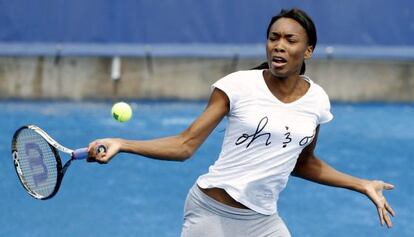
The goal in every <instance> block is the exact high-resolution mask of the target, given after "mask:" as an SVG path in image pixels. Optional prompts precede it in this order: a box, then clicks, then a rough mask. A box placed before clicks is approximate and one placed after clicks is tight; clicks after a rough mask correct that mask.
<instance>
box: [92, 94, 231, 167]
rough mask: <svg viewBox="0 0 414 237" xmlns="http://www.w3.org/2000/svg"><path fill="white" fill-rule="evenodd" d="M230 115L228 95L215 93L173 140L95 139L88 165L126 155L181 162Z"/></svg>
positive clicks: (172, 137)
mask: <svg viewBox="0 0 414 237" xmlns="http://www.w3.org/2000/svg"><path fill="white" fill-rule="evenodd" d="M228 111H229V99H228V97H227V95H226V94H225V93H224V92H223V91H221V90H219V89H214V91H213V93H212V94H211V96H210V99H209V102H208V104H207V107H206V109H205V110H204V112H203V113H202V114H201V115H200V116H199V117H198V118H197V119H196V120H195V121H194V122H193V123H192V124H191V125H190V126H189V127H188V128H187V129H186V130H184V131H183V132H181V133H180V134H178V135H176V136H170V137H164V138H158V139H153V140H146V141H137V140H126V139H121V138H105V139H98V140H95V141H93V142H91V143H90V144H89V147H88V150H89V154H90V156H91V157H90V158H89V161H96V162H99V163H108V162H109V161H110V160H111V159H112V158H113V157H114V156H115V155H116V154H117V153H119V152H127V153H132V154H137V155H141V156H145V157H148V158H153V159H159V160H171V161H184V160H186V159H188V158H190V157H191V156H192V155H193V154H194V152H195V151H196V150H197V148H198V147H199V146H200V145H201V144H202V143H203V142H204V141H205V140H206V138H207V137H208V135H210V133H211V132H212V131H213V130H214V128H215V127H216V126H217V125H218V124H219V123H220V121H221V120H222V119H223V117H224V116H225V115H226V114H227V113H228ZM100 144H102V145H104V146H106V148H107V151H106V152H102V153H99V154H96V152H94V151H95V149H96V147H97V146H98V145H100Z"/></svg>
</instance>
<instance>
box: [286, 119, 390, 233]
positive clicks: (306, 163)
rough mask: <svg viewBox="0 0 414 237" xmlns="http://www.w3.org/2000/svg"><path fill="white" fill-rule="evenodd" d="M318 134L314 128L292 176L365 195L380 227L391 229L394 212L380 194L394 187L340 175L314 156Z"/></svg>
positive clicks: (380, 182)
mask: <svg viewBox="0 0 414 237" xmlns="http://www.w3.org/2000/svg"><path fill="white" fill-rule="evenodd" d="M318 133H319V126H318V127H317V128H316V132H315V137H314V139H313V141H312V143H311V144H309V145H308V146H307V147H305V148H304V149H303V151H302V153H301V154H300V155H299V158H298V161H297V163H296V166H295V168H294V169H293V172H292V175H293V176H296V177H300V178H303V179H306V180H310V181H313V182H316V183H320V184H324V185H328V186H333V187H340V188H346V189H350V190H353V191H357V192H359V193H362V194H365V195H366V196H367V197H368V198H369V199H370V200H371V201H372V202H373V203H374V204H375V205H376V207H377V210H378V216H379V218H380V222H381V225H384V222H385V223H386V225H387V226H388V228H391V227H392V222H391V218H390V216H389V214H391V215H392V216H395V212H394V210H393V209H392V208H391V206H390V205H389V204H388V202H387V200H386V199H385V197H384V195H383V193H382V192H383V190H389V189H393V188H394V186H393V185H392V184H388V183H385V182H383V181H379V180H366V179H360V178H357V177H354V176H350V175H348V174H344V173H341V172H339V171H337V170H336V169H334V168H332V167H331V166H329V165H328V164H327V163H325V162H324V161H322V160H320V159H319V158H318V157H316V156H315V154H314V150H315V147H316V143H317V140H318V139H317V138H318Z"/></svg>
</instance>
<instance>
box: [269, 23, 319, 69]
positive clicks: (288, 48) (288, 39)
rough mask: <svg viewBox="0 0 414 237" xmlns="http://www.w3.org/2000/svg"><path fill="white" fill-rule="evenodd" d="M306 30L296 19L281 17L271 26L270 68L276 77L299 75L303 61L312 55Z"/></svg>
mask: <svg viewBox="0 0 414 237" xmlns="http://www.w3.org/2000/svg"><path fill="white" fill-rule="evenodd" d="M312 50H313V49H312V46H309V45H308V36H307V34H306V30H305V29H304V28H303V27H302V26H301V25H300V24H299V23H298V22H297V21H295V20H293V19H290V18H280V19H279V20H277V21H275V22H274V23H273V25H272V26H271V28H270V31H269V35H268V38H267V43H266V54H267V61H268V64H269V69H270V72H271V73H272V75H274V76H276V77H289V76H291V75H299V72H300V69H301V67H302V63H303V61H304V60H305V59H308V58H310V57H311V55H312Z"/></svg>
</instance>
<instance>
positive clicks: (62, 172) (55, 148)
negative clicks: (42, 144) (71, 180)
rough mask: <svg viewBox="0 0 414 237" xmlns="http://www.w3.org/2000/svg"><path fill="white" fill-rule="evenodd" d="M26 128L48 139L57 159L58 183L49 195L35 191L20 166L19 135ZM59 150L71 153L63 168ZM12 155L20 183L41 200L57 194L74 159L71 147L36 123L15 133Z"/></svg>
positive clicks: (30, 193)
mask: <svg viewBox="0 0 414 237" xmlns="http://www.w3.org/2000/svg"><path fill="white" fill-rule="evenodd" d="M24 129H31V130H33V131H34V132H36V133H37V134H39V135H40V136H41V137H42V138H44V139H45V140H46V142H47V143H48V144H49V147H50V149H51V150H52V152H53V155H54V157H55V159H56V169H57V177H56V179H57V180H56V185H55V187H54V189H53V191H52V193H51V194H50V195H48V196H42V195H40V194H38V193H36V192H33V191H32V190H31V189H30V188H29V186H28V184H27V181H26V180H25V178H24V176H23V172H22V170H21V168H20V161H19V153H18V151H17V146H16V143H17V137H18V136H19V134H20V132H21V131H22V130H24ZM58 150H59V151H62V152H64V153H67V154H70V155H71V158H70V160H69V161H67V162H66V164H65V165H64V167H63V168H62V161H61V158H60V155H59V151H58ZM12 157H13V164H14V168H15V170H16V174H17V176H18V177H19V180H20V183H21V184H22V185H23V187H24V188H25V190H26V191H27V193H28V194H29V195H30V196H32V197H33V198H35V199H39V200H47V199H50V198H52V197H53V196H55V195H56V193H57V192H58V191H59V188H60V185H61V183H62V180H63V176H64V175H65V172H66V170H67V168H68V167H69V165H70V164H71V162H72V160H74V157H73V150H72V149H69V148H67V147H65V146H62V145H61V144H59V143H58V142H57V141H56V140H54V139H53V138H51V137H50V136H49V135H48V134H47V133H46V132H45V131H43V130H42V129H41V128H39V127H37V126H36V125H25V126H22V127H20V128H19V129H18V130H17V131H16V132H15V133H14V135H13V139H12Z"/></svg>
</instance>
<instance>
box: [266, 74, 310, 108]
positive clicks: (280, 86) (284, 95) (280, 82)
mask: <svg viewBox="0 0 414 237" xmlns="http://www.w3.org/2000/svg"><path fill="white" fill-rule="evenodd" d="M263 76H264V79H265V82H266V84H267V87H268V88H269V90H270V91H271V92H272V94H273V95H274V96H275V97H276V98H278V99H279V100H280V101H282V102H285V103H289V102H293V101H295V100H297V99H299V98H300V97H302V96H303V95H304V94H305V93H306V91H307V90H308V89H309V86H310V85H309V83H307V82H305V81H304V80H302V79H301V78H300V75H299V74H295V75H292V76H289V77H277V76H274V75H272V73H271V72H270V71H269V70H265V71H264V72H263Z"/></svg>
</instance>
